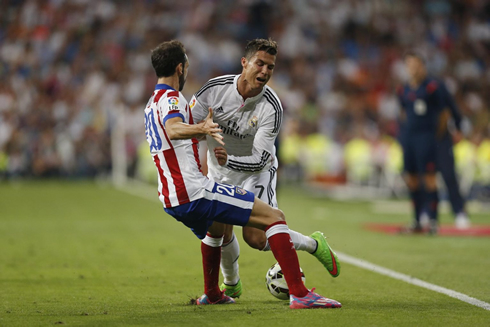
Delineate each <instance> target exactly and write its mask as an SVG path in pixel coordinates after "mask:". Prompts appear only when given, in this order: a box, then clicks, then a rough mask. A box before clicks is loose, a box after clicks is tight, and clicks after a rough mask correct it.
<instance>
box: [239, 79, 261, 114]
mask: <svg viewBox="0 0 490 327" xmlns="http://www.w3.org/2000/svg"><path fill="white" fill-rule="evenodd" d="M241 75H242V74H238V75H236V76H235V79H234V80H233V86H234V90H235V92H236V94H237V96H238V97H239V99H241V100H242V101H243V97H242V95H241V94H240V92H238V79H239V78H240V76H241ZM265 88H266V85H264V87H263V88H262V91H261V92H260V93H259V94H257V95H256V96H254V97H251V98H247V100H245V102H243V105H242V107H244V106H245V105H248V104H250V103H253V104H255V103H257V102H259V100H260V99H261V98H262V96H263V95H264V92H265ZM252 108H253V107H252Z"/></svg>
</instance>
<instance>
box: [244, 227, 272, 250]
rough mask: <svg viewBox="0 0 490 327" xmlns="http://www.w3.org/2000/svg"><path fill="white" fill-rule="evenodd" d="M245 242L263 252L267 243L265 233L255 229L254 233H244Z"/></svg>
mask: <svg viewBox="0 0 490 327" xmlns="http://www.w3.org/2000/svg"><path fill="white" fill-rule="evenodd" d="M243 240H244V241H245V243H247V244H248V246H250V247H251V248H253V249H257V250H262V249H263V248H264V247H265V245H266V243H267V237H266V236H265V233H264V232H263V231H261V230H259V229H255V231H254V232H246V233H245V232H244V233H243Z"/></svg>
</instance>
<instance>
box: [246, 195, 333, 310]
mask: <svg viewBox="0 0 490 327" xmlns="http://www.w3.org/2000/svg"><path fill="white" fill-rule="evenodd" d="M247 226H250V227H255V228H259V229H261V230H264V231H265V234H266V236H267V241H268V242H269V245H270V248H271V251H272V253H273V254H274V257H275V258H276V260H277V262H278V263H279V265H280V266H281V268H282V271H283V273H284V277H285V278H286V282H287V284H288V288H289V292H290V294H291V300H290V307H291V308H292V309H301V308H340V307H341V306H342V305H341V304H340V303H339V302H337V301H335V300H331V299H327V298H325V297H323V296H320V295H318V294H316V293H314V292H313V290H312V291H309V290H308V289H307V288H306V287H305V285H304V284H303V281H302V279H301V271H300V268H299V261H298V256H297V254H296V250H295V249H294V246H293V244H292V243H293V242H292V240H291V237H290V236H289V228H288V226H287V224H286V219H285V217H284V213H283V212H282V211H281V210H279V209H276V208H273V207H271V206H269V205H268V204H266V203H265V202H263V201H261V200H260V199H257V198H255V201H254V206H253V209H252V213H251V215H250V219H249V222H248V224H247Z"/></svg>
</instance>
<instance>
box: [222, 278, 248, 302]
mask: <svg viewBox="0 0 490 327" xmlns="http://www.w3.org/2000/svg"><path fill="white" fill-rule="evenodd" d="M219 289H220V290H221V291H225V295H227V296H229V297H232V298H239V297H240V295H242V281H241V279H239V280H238V283H236V284H235V285H227V284H225V283H223V284H221V286H220V287H219Z"/></svg>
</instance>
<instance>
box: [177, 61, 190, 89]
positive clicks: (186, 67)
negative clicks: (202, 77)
mask: <svg viewBox="0 0 490 327" xmlns="http://www.w3.org/2000/svg"><path fill="white" fill-rule="evenodd" d="M188 70H189V60H187V61H186V62H185V65H184V71H183V73H182V75H180V76H179V91H182V90H183V89H184V85H185V81H186V79H187V71H188Z"/></svg>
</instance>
